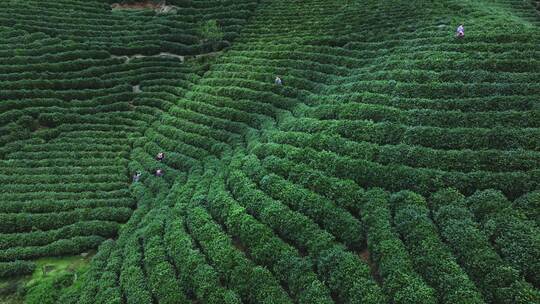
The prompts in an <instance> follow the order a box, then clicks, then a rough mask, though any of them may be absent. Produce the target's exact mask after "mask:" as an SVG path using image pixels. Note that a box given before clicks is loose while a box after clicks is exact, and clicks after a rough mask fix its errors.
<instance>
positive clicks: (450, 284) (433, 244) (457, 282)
mask: <svg viewBox="0 0 540 304" xmlns="http://www.w3.org/2000/svg"><path fill="white" fill-rule="evenodd" d="M390 205H391V206H392V211H393V213H394V224H395V225H396V228H397V231H398V232H399V234H400V235H401V237H402V238H403V240H404V243H405V244H406V246H407V248H408V249H409V251H411V252H412V255H411V257H412V259H413V263H414V267H415V269H416V271H418V272H419V273H420V274H421V275H422V276H423V277H424V279H425V280H426V282H427V283H428V284H430V285H432V286H433V287H434V288H435V290H436V291H437V296H438V298H439V300H440V301H441V302H443V303H484V300H483V299H482V296H481V295H480V293H478V291H477V290H476V287H475V286H474V284H473V283H472V282H471V281H470V279H469V278H468V277H467V275H466V274H465V273H464V272H463V270H462V269H461V268H460V267H459V265H458V264H457V263H456V260H455V258H454V257H453V256H452V254H451V253H450V251H449V250H448V248H447V247H446V246H445V245H444V243H443V242H442V241H441V239H440V238H439V236H438V235H437V229H436V227H435V225H434V224H433V223H432V222H431V220H430V219H429V216H428V214H429V210H428V208H427V203H426V201H425V200H424V198H422V197H421V196H419V195H418V194H414V193H412V192H407V191H403V192H399V193H396V194H394V195H392V197H391V201H390Z"/></svg>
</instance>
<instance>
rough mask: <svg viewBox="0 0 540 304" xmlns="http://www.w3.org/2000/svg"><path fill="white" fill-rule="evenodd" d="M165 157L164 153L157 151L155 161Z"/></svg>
mask: <svg viewBox="0 0 540 304" xmlns="http://www.w3.org/2000/svg"><path fill="white" fill-rule="evenodd" d="M164 158H165V153H163V152H159V153H158V154H157V156H156V160H157V161H162V160H163V159H164Z"/></svg>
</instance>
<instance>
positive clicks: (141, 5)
mask: <svg viewBox="0 0 540 304" xmlns="http://www.w3.org/2000/svg"><path fill="white" fill-rule="evenodd" d="M111 9H113V10H152V11H155V12H156V13H161V14H168V13H176V12H177V10H178V7H176V6H174V5H167V4H166V2H165V1H160V2H154V1H149V0H147V1H140V2H134V3H113V4H111Z"/></svg>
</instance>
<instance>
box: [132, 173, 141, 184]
mask: <svg viewBox="0 0 540 304" xmlns="http://www.w3.org/2000/svg"><path fill="white" fill-rule="evenodd" d="M141 176H142V174H141V172H137V173H135V174H134V175H133V182H134V183H136V182H138V181H139V180H140V179H141Z"/></svg>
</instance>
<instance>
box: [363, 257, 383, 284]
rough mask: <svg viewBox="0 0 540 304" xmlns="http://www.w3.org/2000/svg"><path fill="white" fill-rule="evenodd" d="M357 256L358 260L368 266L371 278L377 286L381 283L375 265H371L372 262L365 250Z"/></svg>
mask: <svg viewBox="0 0 540 304" xmlns="http://www.w3.org/2000/svg"><path fill="white" fill-rule="evenodd" d="M358 256H359V257H360V259H362V260H363V261H364V262H366V263H367V264H368V266H369V270H370V272H371V276H372V277H373V278H374V279H375V281H377V282H378V283H379V284H380V283H382V278H381V276H380V275H379V271H378V269H377V265H375V263H373V261H372V260H371V257H370V254H369V251H368V250H367V249H364V251H362V252H360V253H358Z"/></svg>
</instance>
